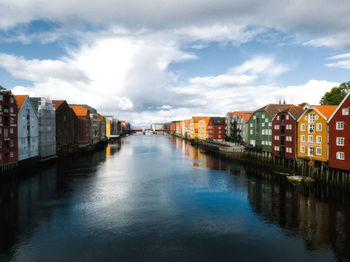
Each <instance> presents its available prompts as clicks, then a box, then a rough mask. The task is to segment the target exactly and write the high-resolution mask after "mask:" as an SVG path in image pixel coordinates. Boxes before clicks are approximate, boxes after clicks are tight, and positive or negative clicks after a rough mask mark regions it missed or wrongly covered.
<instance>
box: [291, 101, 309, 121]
mask: <svg viewBox="0 0 350 262" xmlns="http://www.w3.org/2000/svg"><path fill="white" fill-rule="evenodd" d="M304 111H305V109H304V107H302V106H294V105H293V106H291V107H290V108H288V109H287V112H288V113H289V114H290V115H291V116H292V117H293V118H294V119H295V120H297V119H298V118H299V117H300V116H301V115H302V114H303V113H304Z"/></svg>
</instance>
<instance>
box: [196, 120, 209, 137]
mask: <svg viewBox="0 0 350 262" xmlns="http://www.w3.org/2000/svg"><path fill="white" fill-rule="evenodd" d="M209 121H210V117H209V116H204V117H202V119H201V120H199V121H198V139H200V140H207V138H208V134H207V132H208V124H209Z"/></svg>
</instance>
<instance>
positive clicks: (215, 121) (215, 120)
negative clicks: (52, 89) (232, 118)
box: [210, 117, 226, 125]
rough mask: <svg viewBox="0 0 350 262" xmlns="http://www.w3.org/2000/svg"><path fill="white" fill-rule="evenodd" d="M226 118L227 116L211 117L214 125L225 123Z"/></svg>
mask: <svg viewBox="0 0 350 262" xmlns="http://www.w3.org/2000/svg"><path fill="white" fill-rule="evenodd" d="M225 121H226V118H225V117H211V118H210V122H211V123H212V124H213V125H225Z"/></svg>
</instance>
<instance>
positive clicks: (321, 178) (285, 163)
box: [172, 134, 350, 190]
mask: <svg viewBox="0 0 350 262" xmlns="http://www.w3.org/2000/svg"><path fill="white" fill-rule="evenodd" d="M172 135H173V136H175V137H179V138H181V139H184V140H186V141H188V142H190V143H191V144H192V145H194V146H198V147H200V148H202V149H203V150H205V151H207V152H209V153H212V154H214V155H216V156H219V157H221V158H225V159H229V160H233V161H239V162H242V163H249V164H251V165H254V166H260V167H261V168H270V169H271V170H273V173H276V172H277V173H278V172H283V173H289V174H295V175H300V176H304V177H305V176H308V177H312V178H313V179H315V181H316V182H318V183H323V184H329V185H334V186H337V187H342V188H346V189H347V190H350V173H349V172H346V171H343V170H337V169H331V168H329V167H328V166H327V165H326V164H325V163H315V164H313V165H310V164H309V162H310V161H309V160H306V159H297V160H289V159H284V158H277V157H274V156H272V154H271V153H269V152H257V151H252V150H251V151H248V150H247V149H246V148H245V147H243V146H241V145H237V144H233V143H226V142H216V141H204V140H199V139H192V138H188V137H183V136H181V135H178V134H172ZM277 173H276V177H278V176H279V175H278V174H277Z"/></svg>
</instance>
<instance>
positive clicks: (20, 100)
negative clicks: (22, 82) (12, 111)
mask: <svg viewBox="0 0 350 262" xmlns="http://www.w3.org/2000/svg"><path fill="white" fill-rule="evenodd" d="M14 97H15V99H16V102H17V108H18V110H20V109H21V107H22V105H23V103H24V101H26V99H27V97H28V95H17V96H14Z"/></svg>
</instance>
